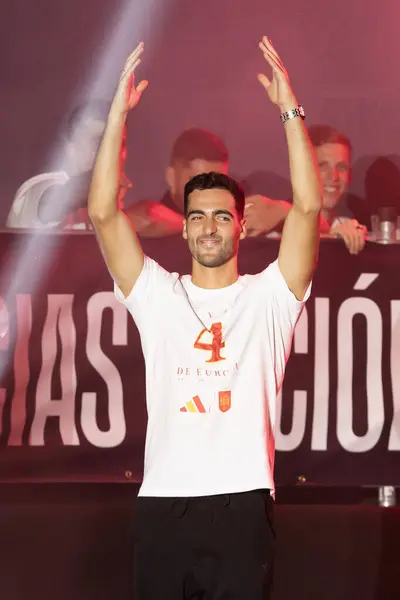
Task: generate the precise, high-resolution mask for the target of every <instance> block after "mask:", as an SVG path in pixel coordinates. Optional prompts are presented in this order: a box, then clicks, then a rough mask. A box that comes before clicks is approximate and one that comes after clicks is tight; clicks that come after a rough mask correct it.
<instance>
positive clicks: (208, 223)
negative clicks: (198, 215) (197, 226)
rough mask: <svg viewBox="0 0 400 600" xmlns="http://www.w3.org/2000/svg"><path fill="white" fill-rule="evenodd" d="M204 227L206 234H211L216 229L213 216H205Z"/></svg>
mask: <svg viewBox="0 0 400 600" xmlns="http://www.w3.org/2000/svg"><path fill="white" fill-rule="evenodd" d="M204 229H205V232H206V234H207V235H211V234H212V233H215V232H216V231H217V224H216V222H215V219H214V217H213V216H210V217H207V218H206V220H205V223H204Z"/></svg>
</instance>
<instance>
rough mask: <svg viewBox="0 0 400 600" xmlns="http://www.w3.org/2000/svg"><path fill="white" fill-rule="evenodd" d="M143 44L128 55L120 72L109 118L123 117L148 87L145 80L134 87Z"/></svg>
mask: <svg viewBox="0 0 400 600" xmlns="http://www.w3.org/2000/svg"><path fill="white" fill-rule="evenodd" d="M143 50H144V44H143V42H140V44H139V45H138V46H137V47H136V48H135V50H134V51H133V52H132V54H130V55H129V56H128V58H127V60H126V62H125V66H124V68H123V70H122V73H121V76H120V79H119V83H118V87H117V91H116V92H115V96H114V99H113V102H112V105H111V110H110V116H114V115H115V116H117V117H125V118H126V115H127V114H128V112H129V111H130V110H132V108H134V107H135V106H136V105H137V103H138V102H139V100H140V97H141V95H142V94H143V92H144V90H145V89H146V88H147V86H148V82H147V81H146V80H142V81H141V82H140V83H138V85H137V86H135V69H136V67H137V66H138V65H140V63H141V60H140V56H141V55H142V54H143Z"/></svg>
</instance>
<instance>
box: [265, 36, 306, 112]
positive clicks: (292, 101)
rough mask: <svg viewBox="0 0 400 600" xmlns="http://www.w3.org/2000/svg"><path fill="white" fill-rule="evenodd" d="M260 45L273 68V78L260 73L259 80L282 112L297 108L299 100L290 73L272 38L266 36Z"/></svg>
mask: <svg viewBox="0 0 400 600" xmlns="http://www.w3.org/2000/svg"><path fill="white" fill-rule="evenodd" d="M258 46H259V48H260V50H261V51H262V53H263V55H264V58H265V60H266V61H267V63H268V64H269V65H270V67H271V69H272V77H271V79H268V77H267V76H266V75H263V74H262V73H260V74H259V75H258V81H259V82H260V83H261V85H262V86H263V87H264V88H265V90H266V92H267V94H268V96H269V99H270V100H271V102H272V103H273V104H277V105H278V106H279V107H280V108H281V111H282V112H283V111H286V110H291V109H292V108H295V107H296V106H297V100H296V97H295V95H294V93H293V90H292V87H291V85H290V81H289V77H288V74H287V72H286V69H285V67H284V66H283V63H282V61H281V59H280V57H279V54H278V53H277V52H276V50H275V48H274V47H273V45H272V42H271V40H269V39H268V38H267V37H266V36H264V37H263V38H262V40H261V42H260V43H259V44H258Z"/></svg>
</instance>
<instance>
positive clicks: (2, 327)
mask: <svg viewBox="0 0 400 600" xmlns="http://www.w3.org/2000/svg"><path fill="white" fill-rule="evenodd" d="M9 328H10V318H9V315H8V309H7V306H6V303H5V302H4V299H3V298H2V297H1V296H0V352H4V355H3V356H2V357H1V361H0V365H1V367H0V369H1V373H2V374H4V372H5V369H6V368H7V364H8V359H9V349H10V331H9ZM5 401H6V388H0V433H2V432H3V409H4V404H5Z"/></svg>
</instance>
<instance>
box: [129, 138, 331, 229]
mask: <svg viewBox="0 0 400 600" xmlns="http://www.w3.org/2000/svg"><path fill="white" fill-rule="evenodd" d="M228 171H229V154H228V150H227V148H226V146H225V144H224V143H223V141H222V140H221V139H220V138H219V137H218V136H217V135H215V134H214V133H212V132H210V131H206V130H205V129H201V128H197V127H193V128H190V129H187V130H185V131H183V132H182V133H181V134H180V135H179V137H178V138H177V139H176V140H175V142H174V144H173V147H172V151H171V156H170V160H169V165H168V167H167V169H166V173H165V179H166V182H167V184H168V191H167V192H166V193H165V194H164V196H163V197H162V199H161V200H160V201H159V202H156V201H151V200H143V201H140V202H137V203H136V204H133V205H131V206H129V207H127V208H126V209H125V212H126V214H127V215H128V217H129V218H130V219H131V220H132V222H133V224H134V226H135V229H136V231H137V232H138V234H139V235H140V236H141V237H161V236H164V235H172V234H176V233H180V232H181V231H182V220H183V210H184V208H183V192H184V188H185V184H186V183H187V182H188V181H189V180H190V179H191V178H192V177H194V176H196V175H199V174H201V173H209V172H218V173H224V174H226V175H227V174H228ZM290 206H291V205H290V204H289V203H288V202H284V201H282V202H280V201H278V200H271V199H270V198H267V197H265V196H261V195H259V194H254V195H251V196H248V197H247V198H246V208H245V217H246V222H247V232H248V233H247V235H248V236H254V235H257V234H258V225H259V223H260V222H262V223H263V228H264V231H266V232H269V231H272V230H274V228H275V227H276V226H277V225H278V224H279V223H281V222H282V221H283V219H284V218H285V217H286V215H287V213H288V211H289V209H290ZM322 221H323V219H322ZM321 231H322V232H324V233H327V231H328V226H327V225H325V228H324V227H322V229H321Z"/></svg>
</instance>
